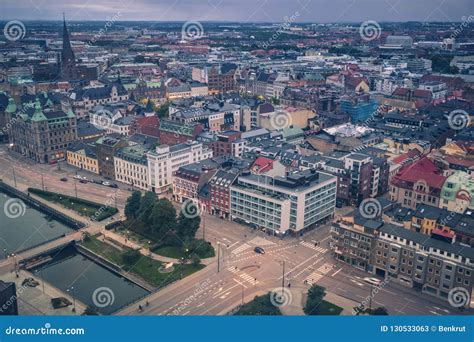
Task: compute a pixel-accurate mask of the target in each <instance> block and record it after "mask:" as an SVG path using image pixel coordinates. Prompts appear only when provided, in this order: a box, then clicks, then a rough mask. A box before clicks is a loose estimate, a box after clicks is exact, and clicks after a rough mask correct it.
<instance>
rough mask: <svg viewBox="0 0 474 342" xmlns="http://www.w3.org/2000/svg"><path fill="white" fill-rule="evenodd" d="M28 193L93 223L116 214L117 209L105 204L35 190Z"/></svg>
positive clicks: (30, 189)
mask: <svg viewBox="0 0 474 342" xmlns="http://www.w3.org/2000/svg"><path fill="white" fill-rule="evenodd" d="M28 192H31V193H32V194H34V195H36V196H39V197H41V198H43V199H45V200H47V201H50V202H53V203H57V204H59V205H62V206H63V207H65V208H67V209H71V210H74V211H75V212H77V213H78V214H80V215H82V216H86V217H89V218H91V219H93V220H94V221H102V220H105V219H106V218H108V217H110V216H113V215H115V214H116V213H117V212H118V210H117V208H114V207H109V206H107V205H106V204H101V203H96V202H92V201H88V200H85V199H82V198H76V197H71V196H68V195H63V194H60V193H56V192H51V191H44V190H41V189H36V188H28Z"/></svg>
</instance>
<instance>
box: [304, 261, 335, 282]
mask: <svg viewBox="0 0 474 342" xmlns="http://www.w3.org/2000/svg"><path fill="white" fill-rule="evenodd" d="M331 270H332V265H331V264H329V263H324V264H322V265H321V266H320V267H319V268H318V269H317V270H316V271H314V272H313V273H311V274H310V275H309V276H307V277H306V279H305V280H306V282H307V283H308V284H309V285H313V284H315V283H316V282H317V281H319V279H321V278H322V277H324V276H325V275H326V273H328V272H330V271H331Z"/></svg>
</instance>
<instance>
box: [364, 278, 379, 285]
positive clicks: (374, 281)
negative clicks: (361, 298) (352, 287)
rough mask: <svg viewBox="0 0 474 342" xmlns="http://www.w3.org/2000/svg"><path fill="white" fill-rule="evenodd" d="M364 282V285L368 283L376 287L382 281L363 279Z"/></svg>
mask: <svg viewBox="0 0 474 342" xmlns="http://www.w3.org/2000/svg"><path fill="white" fill-rule="evenodd" d="M364 281H365V282H366V283H369V284H371V285H376V286H379V285H380V284H382V281H381V280H380V279H377V278H372V277H365V278H364Z"/></svg>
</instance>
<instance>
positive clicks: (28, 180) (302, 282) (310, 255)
mask: <svg viewBox="0 0 474 342" xmlns="http://www.w3.org/2000/svg"><path fill="white" fill-rule="evenodd" d="M0 163H1V165H2V168H1V169H0V178H3V179H4V180H5V181H6V182H8V183H10V184H14V178H16V182H17V187H18V188H20V189H21V190H25V189H26V188H27V187H30V186H34V187H38V188H40V187H41V186H42V185H41V176H43V181H44V185H45V188H47V189H48V190H52V191H57V192H60V193H65V194H69V195H74V194H75V189H74V182H73V181H72V176H73V175H74V174H76V171H75V169H73V168H72V167H69V166H67V165H62V166H61V170H58V169H57V166H51V165H38V164H35V163H33V162H32V161H30V160H28V159H25V158H24V157H22V156H19V155H16V154H11V153H9V152H8V151H7V150H6V148H5V147H2V148H0ZM13 169H15V172H14V173H13ZM79 173H80V174H82V175H86V176H87V177H90V176H91V175H90V174H88V173H86V172H79ZM64 176H66V177H68V182H61V181H60V178H61V177H64ZM94 178H99V177H98V176H96V175H95V177H94ZM119 186H120V189H118V190H117V189H113V188H109V187H105V186H102V185H98V184H92V183H88V184H81V183H77V194H78V196H79V197H82V198H87V199H90V200H92V201H96V202H99V203H102V202H104V201H107V200H108V199H110V197H111V196H112V195H114V194H115V193H116V194H117V196H116V198H117V205H118V207H119V209H121V210H123V207H124V204H125V201H126V198H127V197H128V196H129V194H130V192H129V191H128V190H127V189H128V186H126V185H123V184H120V185H119ZM345 210H346V211H347V210H348V209H347V208H346V209H345ZM338 211H339V214H340V213H341V212H340V210H339V209H338ZM202 219H203V221H204V225H203V226H204V227H205V229H204V230H203V228H202V227H201V228H200V230H199V231H198V232H197V237H199V238H202V237H203V236H204V237H205V238H206V240H208V241H210V242H211V243H212V244H213V245H214V247H215V248H216V250H218V251H219V252H218V254H219V258H217V257H216V258H214V259H213V260H212V261H211V262H210V263H209V265H208V266H207V267H206V268H204V269H203V270H201V271H199V272H197V273H195V274H193V275H191V276H189V277H186V278H184V279H182V280H180V281H178V282H176V283H174V284H171V285H169V286H167V287H166V288H164V289H161V290H160V291H158V292H156V293H153V294H152V295H150V296H149V297H148V298H147V301H148V302H149V305H148V306H145V305H143V304H144V302H141V304H142V305H143V312H141V314H144V315H219V314H225V313H226V312H228V311H229V310H231V309H232V308H234V307H236V306H237V305H239V304H240V303H241V302H242V299H243V301H244V302H247V301H249V300H251V299H253V298H254V296H255V295H257V294H262V293H267V292H268V291H271V290H273V289H276V288H281V286H282V280H283V279H282V278H283V274H284V277H285V278H284V284H285V285H286V286H288V284H291V291H306V290H307V289H308V288H309V287H310V284H311V283H316V284H319V285H321V286H324V287H325V288H326V290H327V291H328V292H331V293H335V294H337V295H339V296H342V297H345V298H348V299H351V300H353V301H355V302H357V303H360V302H362V301H363V300H364V299H366V298H367V296H368V295H369V293H370V291H371V289H372V287H371V285H369V284H367V283H365V282H364V281H363V278H364V277H366V276H368V274H367V273H365V272H363V271H360V270H357V269H355V268H353V267H350V266H348V265H345V264H341V263H337V261H336V260H335V259H334V258H333V256H332V253H331V250H330V249H329V247H328V240H329V228H330V226H329V225H324V226H321V227H319V228H318V229H316V230H314V231H312V232H310V233H308V234H306V235H305V236H303V237H300V238H291V237H286V238H283V239H281V238H278V237H273V236H268V235H266V234H264V233H262V232H259V231H255V230H252V229H250V228H248V227H244V226H242V225H239V224H236V223H234V222H229V221H223V220H221V219H219V218H217V217H214V216H209V215H207V214H203V215H202ZM68 238H70V239H74V238H77V236H75V235H74V234H71V236H70V237H65V238H64V239H66V240H67V239H68ZM316 242H318V245H317V246H316V245H315V243H316ZM256 246H259V247H262V248H264V249H265V254H263V255H262V254H257V253H255V251H254V248H255V247H256ZM218 265H219V266H218ZM283 268H284V272H283ZM372 304H373V307H376V306H384V307H386V308H387V309H388V311H389V313H390V314H392V315H445V314H460V312H459V311H458V310H456V309H454V308H452V307H450V306H449V305H448V304H447V303H446V302H443V301H441V300H439V299H436V298H433V297H430V296H428V295H426V294H421V293H419V292H416V291H415V290H413V289H408V288H403V287H401V286H399V285H396V284H392V283H388V284H386V285H385V286H383V287H382V288H380V289H379V291H378V293H377V294H376V295H375V296H374V298H373V301H372ZM137 308H138V303H137V304H134V305H131V306H130V307H126V308H124V309H123V310H121V311H120V312H119V314H122V315H124V314H139V313H138V311H137Z"/></svg>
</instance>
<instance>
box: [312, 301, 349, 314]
mask: <svg viewBox="0 0 474 342" xmlns="http://www.w3.org/2000/svg"><path fill="white" fill-rule="evenodd" d="M342 310H343V308H341V307H340V306H337V305H336V304H333V303H331V302H328V301H325V300H324V299H323V300H322V301H321V303H320V304H319V305H318V306H317V309H316V314H317V315H320V316H337V315H340V314H341V312H342Z"/></svg>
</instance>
